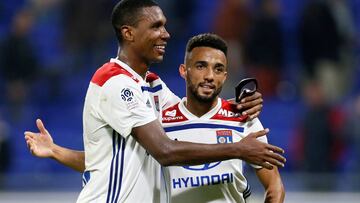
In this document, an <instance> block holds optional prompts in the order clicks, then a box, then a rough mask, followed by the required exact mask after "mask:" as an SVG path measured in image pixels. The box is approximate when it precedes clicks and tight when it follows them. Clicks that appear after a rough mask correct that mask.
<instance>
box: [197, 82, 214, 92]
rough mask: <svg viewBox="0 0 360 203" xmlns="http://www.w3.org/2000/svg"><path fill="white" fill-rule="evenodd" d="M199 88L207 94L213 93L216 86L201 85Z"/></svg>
mask: <svg viewBox="0 0 360 203" xmlns="http://www.w3.org/2000/svg"><path fill="white" fill-rule="evenodd" d="M199 87H200V88H201V89H202V90H203V91H205V92H212V91H213V90H214V89H215V85H213V84H209V83H200V84H199Z"/></svg>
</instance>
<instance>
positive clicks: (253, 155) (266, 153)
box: [132, 120, 286, 169]
mask: <svg viewBox="0 0 360 203" xmlns="http://www.w3.org/2000/svg"><path fill="white" fill-rule="evenodd" d="M266 133H268V129H265V130H262V131H259V132H256V133H251V134H250V135H248V136H246V137H245V138H243V139H242V140H241V141H240V142H236V143H232V144H196V143H190V142H182V141H174V140H171V139H169V138H168V137H167V135H166V134H165V132H164V130H163V128H162V127H161V125H160V122H159V121H158V120H155V121H152V122H150V123H148V124H146V125H143V126H139V127H136V128H133V130H132V135H133V136H134V138H135V139H136V140H137V141H138V142H139V143H140V144H141V145H142V146H143V147H144V148H145V149H146V150H147V151H148V152H149V153H150V154H151V155H152V156H153V157H154V158H155V159H156V160H157V161H158V162H159V163H160V164H161V165H163V166H169V165H196V164H203V163H209V162H214V161H220V160H226V159H234V158H237V159H242V160H244V161H246V162H249V163H252V164H256V165H260V166H263V167H265V168H269V169H272V168H273V165H275V166H283V165H284V162H285V161H286V160H285V158H284V157H283V156H281V155H280V154H281V153H283V152H284V151H283V150H282V149H281V148H279V147H276V146H273V145H270V144H267V143H263V142H260V141H258V140H257V139H256V138H257V137H260V136H263V135H265V134H266ZM279 153H280V154H279Z"/></svg>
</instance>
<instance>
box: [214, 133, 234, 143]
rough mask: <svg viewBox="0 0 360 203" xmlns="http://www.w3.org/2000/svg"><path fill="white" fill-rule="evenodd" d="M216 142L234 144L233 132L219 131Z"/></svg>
mask: <svg viewBox="0 0 360 203" xmlns="http://www.w3.org/2000/svg"><path fill="white" fill-rule="evenodd" d="M216 140H217V143H218V144H225V143H233V137H232V131H231V130H217V131H216Z"/></svg>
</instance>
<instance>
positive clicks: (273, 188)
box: [256, 167, 285, 203]
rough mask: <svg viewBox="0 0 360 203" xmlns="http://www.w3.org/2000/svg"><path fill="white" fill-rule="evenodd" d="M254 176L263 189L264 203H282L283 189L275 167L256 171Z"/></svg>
mask: <svg viewBox="0 0 360 203" xmlns="http://www.w3.org/2000/svg"><path fill="white" fill-rule="evenodd" d="M256 175H257V176H258V178H259V180H260V182H261V184H262V185H263V186H264V189H265V203H282V202H284V198H285V189H284V185H283V183H282V181H281V177H280V174H279V171H278V169H277V167H274V168H273V169H271V170H268V169H265V168H261V169H256Z"/></svg>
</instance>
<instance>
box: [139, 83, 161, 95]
mask: <svg viewBox="0 0 360 203" xmlns="http://www.w3.org/2000/svg"><path fill="white" fill-rule="evenodd" d="M141 90H142V91H143V92H144V91H148V92H151V93H155V92H157V91H160V90H162V85H161V84H160V85H157V86H155V87H147V86H141Z"/></svg>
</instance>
